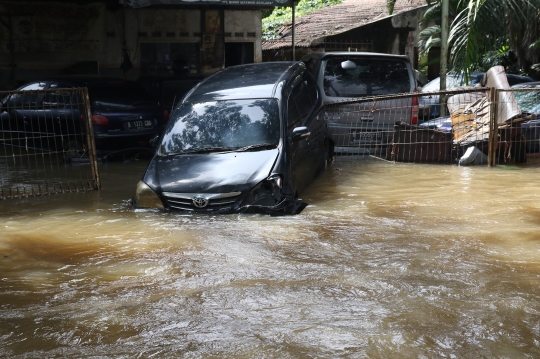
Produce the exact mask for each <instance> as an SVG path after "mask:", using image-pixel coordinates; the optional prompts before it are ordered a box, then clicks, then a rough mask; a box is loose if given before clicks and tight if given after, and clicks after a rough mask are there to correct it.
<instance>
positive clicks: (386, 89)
mask: <svg viewBox="0 0 540 359" xmlns="http://www.w3.org/2000/svg"><path fill="white" fill-rule="evenodd" d="M302 61H303V62H304V63H305V64H306V66H307V67H308V69H309V70H310V71H311V73H312V74H313V76H314V77H315V80H316V81H317V83H318V85H319V87H320V88H321V92H322V97H323V102H324V104H325V105H327V106H326V110H325V111H326V116H327V121H328V125H329V130H330V136H331V138H332V139H333V140H334V142H335V144H336V153H345V154H354V153H365V152H369V153H374V154H377V152H378V151H384V149H385V148H386V144H387V143H389V142H390V141H391V139H392V133H393V129H394V123H395V122H396V121H404V122H406V123H408V124H416V123H417V113H416V111H417V109H418V106H417V105H418V100H417V98H416V97H413V96H410V97H396V98H392V99H380V98H379V99H377V100H375V101H366V102H354V103H347V101H355V100H359V99H361V98H371V97H379V96H385V95H394V94H400V93H411V92H415V91H416V79H415V74H414V72H413V68H412V66H411V63H410V61H409V58H408V57H406V56H401V55H390V54H379V53H369V52H315V53H312V54H308V55H306V56H304V57H303V58H302ZM339 102H345V103H343V104H339ZM333 103H334V105H332V104H333Z"/></svg>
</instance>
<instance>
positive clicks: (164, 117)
mask: <svg viewBox="0 0 540 359" xmlns="http://www.w3.org/2000/svg"><path fill="white" fill-rule="evenodd" d="M163 120H165V122H167V121H169V111H167V110H165V111H163Z"/></svg>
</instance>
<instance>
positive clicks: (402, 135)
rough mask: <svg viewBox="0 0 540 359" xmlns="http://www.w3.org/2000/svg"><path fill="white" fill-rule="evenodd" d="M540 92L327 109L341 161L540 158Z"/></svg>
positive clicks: (416, 96)
mask: <svg viewBox="0 0 540 359" xmlns="http://www.w3.org/2000/svg"><path fill="white" fill-rule="evenodd" d="M539 103H540V88H519V89H518V88H516V89H514V88H512V89H508V90H499V89H495V88H487V87H474V88H468V89H461V90H454V91H442V92H430V93H407V94H397V95H392V96H376V97H364V98H359V99H355V100H350V101H339V102H334V103H330V104H327V105H326V108H325V113H326V119H327V121H328V123H329V128H330V133H331V136H332V138H333V140H334V142H335V152H336V153H337V154H338V155H356V156H361V157H367V156H371V157H376V158H380V159H384V160H388V161H394V162H413V163H438V164H460V165H470V164H482V165H489V166H495V165H497V164H503V163H529V162H533V161H536V162H538V159H539V158H540V157H539V156H540V155H539V152H540V148H539V147H540V145H539V144H540V115H539V113H540V105H539Z"/></svg>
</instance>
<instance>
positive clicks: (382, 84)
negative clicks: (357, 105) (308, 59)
mask: <svg viewBox="0 0 540 359" xmlns="http://www.w3.org/2000/svg"><path fill="white" fill-rule="evenodd" d="M347 60H348V61H347ZM345 61H347V62H348V66H345V67H347V69H344V68H343V66H342V63H343V62H345ZM351 62H354V65H352V64H351ZM323 87H324V92H325V94H326V95H327V96H330V97H363V96H376V95H389V94H395V93H402V92H410V91H411V78H410V77H409V71H408V69H407V64H406V63H405V61H401V60H383V59H380V58H374V59H366V58H362V59H355V58H346V57H335V58H330V59H328V61H327V62H326V66H325V69H324V81H323Z"/></svg>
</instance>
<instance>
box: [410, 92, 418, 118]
mask: <svg viewBox="0 0 540 359" xmlns="http://www.w3.org/2000/svg"><path fill="white" fill-rule="evenodd" d="M418 108H419V104H418V97H416V96H415V97H413V98H412V106H411V125H418Z"/></svg>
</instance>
